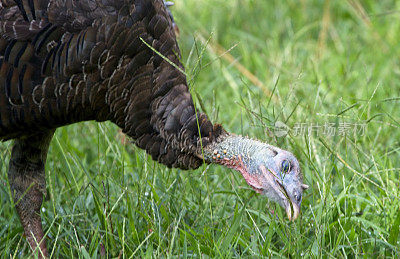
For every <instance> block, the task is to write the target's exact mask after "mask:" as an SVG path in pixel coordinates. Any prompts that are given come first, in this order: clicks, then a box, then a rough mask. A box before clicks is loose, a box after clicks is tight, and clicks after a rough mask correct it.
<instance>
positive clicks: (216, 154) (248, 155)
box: [199, 133, 277, 174]
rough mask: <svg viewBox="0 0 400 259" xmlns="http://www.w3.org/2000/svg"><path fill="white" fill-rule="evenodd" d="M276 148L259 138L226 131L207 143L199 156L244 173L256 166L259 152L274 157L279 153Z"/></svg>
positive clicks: (208, 161)
mask: <svg viewBox="0 0 400 259" xmlns="http://www.w3.org/2000/svg"><path fill="white" fill-rule="evenodd" d="M275 149H276V148H275V147H273V146H271V145H268V144H265V143H262V142H260V141H258V140H254V139H249V138H247V137H242V136H240V135H235V134H230V133H226V134H224V135H222V136H220V137H219V138H218V139H217V140H216V141H215V142H213V143H210V144H209V145H207V146H206V147H205V148H204V149H203V152H202V153H201V155H199V156H201V157H203V158H204V160H205V161H206V162H207V163H213V164H220V165H223V166H226V167H228V168H232V169H235V170H237V171H239V172H241V173H242V174H244V173H245V172H249V170H248V169H249V168H250V167H255V166H256V163H257V159H258V158H257V157H258V154H260V153H264V154H266V155H267V156H269V157H274V156H276V154H277V153H276V151H275ZM260 151H262V152H260Z"/></svg>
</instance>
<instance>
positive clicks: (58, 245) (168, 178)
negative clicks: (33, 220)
mask: <svg viewBox="0 0 400 259" xmlns="http://www.w3.org/2000/svg"><path fill="white" fill-rule="evenodd" d="M172 10H173V13H174V16H175V19H176V22H177V24H178V25H179V28H180V32H181V35H180V38H179V43H180V47H181V50H182V53H183V55H182V61H183V63H184V64H185V66H186V69H187V73H188V74H189V83H190V86H191V90H192V94H193V96H194V98H195V100H196V103H197V104H198V106H199V107H200V106H201V107H202V108H203V110H205V111H206V112H207V114H208V115H209V117H210V118H211V119H212V120H213V121H214V122H220V123H222V124H223V125H224V127H225V128H226V129H228V130H230V131H232V132H235V133H239V134H245V135H249V136H251V137H254V138H259V139H261V140H263V141H266V142H269V143H271V144H273V145H277V146H279V147H281V148H284V149H288V150H290V151H292V152H293V153H294V154H295V155H296V156H297V157H298V159H299V161H300V163H301V167H302V171H303V173H304V178H305V183H307V184H308V185H310V189H309V190H308V191H307V192H306V194H305V197H304V198H303V203H302V214H301V217H300V218H299V219H298V220H297V221H295V222H288V221H287V219H286V218H285V213H284V211H283V210H282V209H281V208H279V207H278V206H276V205H275V204H272V203H270V202H269V201H268V200H267V199H266V198H265V197H262V196H260V195H258V194H256V193H255V192H253V191H252V190H251V188H249V187H248V186H247V184H246V183H245V181H244V180H243V179H242V177H241V176H240V175H239V174H238V173H235V172H233V171H231V170H228V169H224V168H221V167H218V166H213V165H211V166H206V165H204V166H202V167H201V168H199V169H198V170H193V171H181V170H177V169H167V168H166V167H164V166H163V165H160V164H157V163H156V162H154V161H152V160H151V159H150V158H149V157H148V156H147V155H146V154H145V153H144V152H143V151H142V150H139V149H138V148H136V147H134V146H133V145H131V144H129V143H128V144H127V143H126V142H125V139H124V137H123V136H122V135H121V134H120V133H118V129H117V128H116V127H115V126H114V125H112V124H110V123H92V122H86V123H80V124H76V125H72V126H68V127H64V128H60V129H58V130H57V133H56V136H55V138H54V139H53V142H52V144H51V148H50V153H49V157H48V162H47V164H46V180H47V186H48V188H47V196H46V201H45V202H44V206H43V210H42V217H43V223H44V225H45V229H46V231H47V236H48V238H47V240H48V242H47V243H48V246H49V248H50V251H51V253H52V256H53V257H54V258H59V257H80V258H89V257H90V258H91V257H118V256H120V257H121V258H132V257H141V258H151V257H157V258H158V257H189V256H190V257H191V256H195V257H224V258H230V257H242V256H243V257H245V256H246V257H271V256H279V257H281V256H282V257H300V256H308V257H316V256H318V257H335V258H336V257H355V256H360V257H361V256H363V257H364V256H365V257H370V256H373V257H381V258H383V257H399V255H400V248H399V247H400V239H399V224H400V213H399V209H400V200H399V195H400V191H399V188H400V186H399V185H400V181H399V171H400V159H399V155H400V130H399V128H400V108H399V107H400V67H399V57H400V55H399V54H400V47H399V46H400V22H399V20H400V13H399V10H400V3H398V2H395V1H389V0H382V1H372V0H365V1H359V0H348V1H329V0H325V1H316V0H314V1H311V0H310V1H306V0H302V1H298V0H286V1H252V0H241V1H239V0H231V1H225V0H202V1H198V0H188V1H177V2H176V5H175V6H174V7H173V8H172ZM277 121H279V122H282V123H284V124H286V125H288V126H289V127H290V128H291V129H290V130H288V133H289V134H288V135H287V136H285V137H279V136H277V134H276V129H275V128H274V126H275V125H276V122H277ZM355 125H358V126H357V127H358V128H356V131H354V129H355V128H354V127H355ZM328 126H329V127H328ZM301 127H303V128H302V129H305V131H304V132H302V131H299V128H301ZM309 129H311V130H310V132H308V130H309ZM361 129H365V131H362V130H361ZM327 130H328V131H327ZM10 148H11V143H10V142H6V143H2V144H0V159H1V164H0V170H1V177H0V199H1V206H0V249H1V252H2V254H3V255H4V257H10V256H13V257H14V256H15V257H28V256H29V248H28V246H27V244H26V242H25V239H24V237H22V227H21V225H20V223H19V220H18V217H17V215H16V213H15V209H14V208H13V205H12V202H11V197H10V190H9V185H8V182H7V174H6V171H7V164H8V159H9V157H10Z"/></svg>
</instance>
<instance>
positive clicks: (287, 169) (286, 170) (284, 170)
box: [282, 160, 290, 174]
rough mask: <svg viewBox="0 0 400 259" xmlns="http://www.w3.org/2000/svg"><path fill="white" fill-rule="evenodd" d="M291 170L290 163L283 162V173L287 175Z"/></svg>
mask: <svg viewBox="0 0 400 259" xmlns="http://www.w3.org/2000/svg"><path fill="white" fill-rule="evenodd" d="M289 170H290V164H289V161H287V160H283V162H282V172H283V173H285V174H286V173H288V172H289Z"/></svg>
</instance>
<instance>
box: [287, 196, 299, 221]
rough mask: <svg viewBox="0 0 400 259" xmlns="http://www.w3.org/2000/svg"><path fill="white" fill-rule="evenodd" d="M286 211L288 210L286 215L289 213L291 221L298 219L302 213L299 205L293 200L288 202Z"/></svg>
mask: <svg viewBox="0 0 400 259" xmlns="http://www.w3.org/2000/svg"><path fill="white" fill-rule="evenodd" d="M292 210H293V214H292ZM285 211H286V215H287V217H288V219H289V221H295V219H297V217H298V216H299V214H300V208H299V206H298V205H297V204H296V203H294V202H292V201H290V202H288V204H287V205H286V208H285ZM292 215H293V216H292Z"/></svg>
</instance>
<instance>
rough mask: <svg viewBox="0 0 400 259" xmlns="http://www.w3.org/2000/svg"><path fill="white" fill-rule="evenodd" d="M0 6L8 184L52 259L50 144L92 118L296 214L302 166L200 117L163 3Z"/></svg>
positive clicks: (155, 152)
mask: <svg viewBox="0 0 400 259" xmlns="http://www.w3.org/2000/svg"><path fill="white" fill-rule="evenodd" d="M0 3H1V6H0V31H1V35H2V37H1V39H0V55H1V59H0V83H1V84H2V86H1V87H0V139H2V140H9V139H14V144H13V148H12V153H11V159H10V162H9V172H8V178H9V183H10V186H11V191H12V195H13V198H14V200H15V204H16V209H17V212H18V215H19V217H20V219H21V222H22V225H23V228H24V232H25V235H26V237H27V240H28V242H29V244H30V246H31V248H32V249H33V250H35V249H36V248H37V247H39V251H40V253H41V255H42V256H46V255H47V250H46V245H45V241H44V235H43V230H42V225H41V219H40V207H41V205H42V199H43V193H44V192H45V188H46V184H45V175H44V165H45V161H46V156H47V151H48V147H49V143H50V141H51V139H52V136H53V134H54V132H55V129H56V128H58V127H61V126H64V125H68V124H72V123H76V122H80V121H86V120H96V121H106V120H110V121H112V122H113V123H115V124H117V125H118V126H119V127H120V128H121V129H122V130H123V132H124V133H125V134H127V135H128V136H130V137H131V138H132V139H134V140H135V143H136V145H137V146H138V147H140V148H142V149H145V150H146V151H147V153H148V154H150V155H151V156H152V158H153V159H154V160H157V161H158V162H160V163H163V164H165V165H166V166H168V167H179V168H182V169H193V168H197V167H199V166H200V165H201V164H202V163H203V162H206V163H216V164H221V165H224V166H227V167H229V168H233V169H235V170H238V171H239V172H240V173H241V174H242V175H243V177H244V178H245V180H246V181H247V183H248V184H249V185H250V186H251V187H252V188H253V189H254V190H255V191H257V192H258V193H261V194H264V195H266V196H267V197H269V199H271V200H272V201H275V202H277V203H279V204H280V205H281V206H282V207H284V208H285V210H286V212H287V216H288V217H289V220H290V219H293V220H294V219H296V218H297V216H298V215H299V211H300V204H301V201H302V193H303V190H304V189H306V188H307V186H306V185H305V184H303V182H302V181H303V180H302V175H301V172H300V167H299V163H298V161H297V160H296V158H295V157H294V156H293V155H292V154H291V153H289V152H287V151H284V150H282V149H279V148H276V147H274V146H271V145H268V144H264V143H261V142H259V141H257V140H251V139H248V138H244V137H241V136H238V135H234V134H230V133H228V132H226V131H225V130H224V129H223V128H222V127H221V126H220V125H218V124H215V125H213V124H212V123H211V122H210V120H209V119H208V118H207V116H206V115H205V114H203V113H200V112H197V110H196V109H195V107H194V104H193V101H192V98H191V96H190V93H189V90H188V86H187V82H186V78H185V74H184V73H183V69H184V68H183V66H182V64H181V63H180V61H179V58H180V51H179V48H178V45H177V42H176V37H175V33H174V29H173V25H172V21H171V15H170V13H169V11H168V10H167V9H166V7H165V5H164V3H163V1H161V0H79V1H78V0H47V1H46V0H15V1H12V0H1V2H0Z"/></svg>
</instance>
